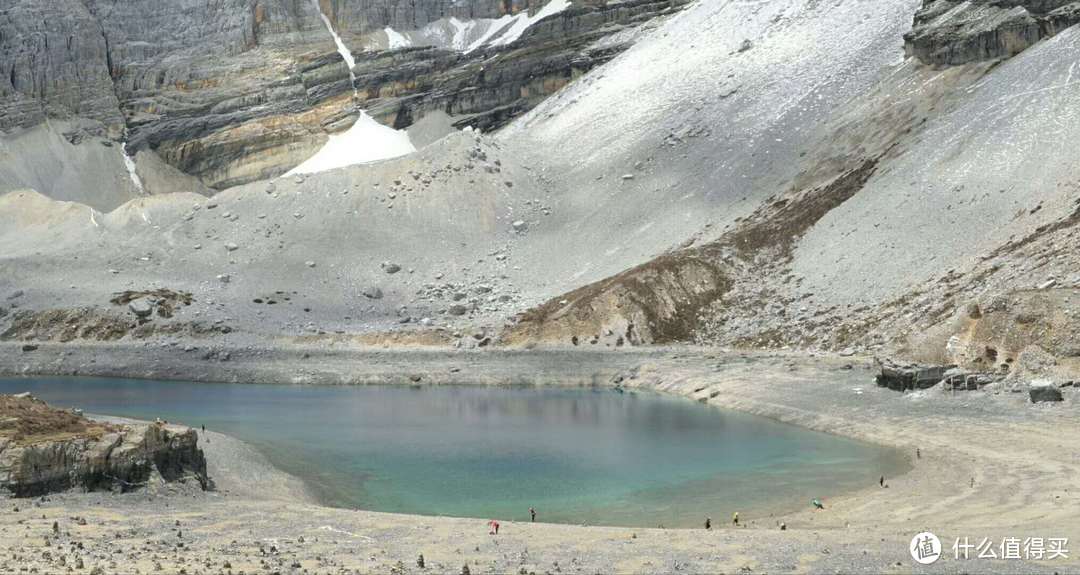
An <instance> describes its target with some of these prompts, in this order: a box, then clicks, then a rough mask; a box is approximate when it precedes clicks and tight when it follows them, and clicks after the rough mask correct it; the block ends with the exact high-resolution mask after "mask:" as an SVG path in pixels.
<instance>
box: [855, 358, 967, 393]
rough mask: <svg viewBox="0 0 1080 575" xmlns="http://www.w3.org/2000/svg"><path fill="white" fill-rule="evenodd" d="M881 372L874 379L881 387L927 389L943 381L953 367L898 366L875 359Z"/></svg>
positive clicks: (904, 389) (894, 363)
mask: <svg viewBox="0 0 1080 575" xmlns="http://www.w3.org/2000/svg"><path fill="white" fill-rule="evenodd" d="M877 362H878V365H879V366H880V368H881V372H880V373H878V375H877V376H876V377H875V378H874V379H875V381H876V382H877V384H878V385H879V386H881V387H887V388H889V389H891V390H893V391H908V390H913V389H929V388H931V387H934V386H935V385H937V384H938V383H940V382H941V381H942V380H943V379H945V373H946V372H947V371H949V370H950V369H953V368H955V367H956V366H955V365H919V364H916V363H907V364H900V363H896V362H893V361H891V360H889V359H880V358H879V359H877Z"/></svg>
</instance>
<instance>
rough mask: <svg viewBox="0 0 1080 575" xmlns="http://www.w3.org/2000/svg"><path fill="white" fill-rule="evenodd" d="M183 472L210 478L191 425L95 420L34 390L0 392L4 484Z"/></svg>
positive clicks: (112, 482)
mask: <svg viewBox="0 0 1080 575" xmlns="http://www.w3.org/2000/svg"><path fill="white" fill-rule="evenodd" d="M181 480H183V481H193V482H195V483H196V484H198V485H199V486H200V487H201V488H203V489H206V488H207V487H209V485H210V483H209V479H208V478H207V475H206V459H205V458H204V457H203V452H202V450H201V449H199V447H198V436H197V434H196V432H195V430H193V429H190V428H187V427H181V426H175V425H165V424H160V423H154V424H132V425H110V424H103V423H97V422H93V421H90V420H88V419H86V418H85V417H83V416H82V415H81V414H78V413H73V412H68V411H62V410H58V409H53V408H51V407H49V406H47V405H46V404H45V403H44V402H42V401H40V400H37V399H35V398H33V397H30V396H29V394H20V395H16V396H0V489H3V490H5V491H8V492H10V493H11V494H13V495H15V496H17V497H32V496H38V495H42V494H45V493H52V492H57V491H64V490H68V489H72V488H79V489H85V490H88V491H96V490H114V491H130V490H132V489H136V488H139V487H142V486H146V485H151V484H154V483H161V482H172V481H181Z"/></svg>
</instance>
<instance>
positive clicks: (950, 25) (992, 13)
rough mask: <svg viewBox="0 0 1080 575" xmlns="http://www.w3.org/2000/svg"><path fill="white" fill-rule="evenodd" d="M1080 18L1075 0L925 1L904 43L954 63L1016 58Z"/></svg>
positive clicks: (928, 57) (925, 57) (929, 57)
mask: <svg viewBox="0 0 1080 575" xmlns="http://www.w3.org/2000/svg"><path fill="white" fill-rule="evenodd" d="M1077 22H1080V2H1076V1H1074V0H964V1H960V0H925V2H924V4H923V7H922V9H920V10H919V12H918V13H917V14H916V15H915V25H914V28H913V29H912V31H911V32H910V33H908V34H906V35H905V36H904V41H905V43H906V47H907V52H908V54H909V55H913V56H916V57H917V58H919V60H921V61H923V62H925V63H927V64H933V65H937V66H954V65H958V64H966V63H968V62H979V61H983V60H994V59H997V58H1008V57H1011V56H1015V55H1016V54H1019V53H1020V52H1022V51H1023V50H1025V49H1027V48H1028V47H1030V46H1031V45H1032V44H1034V43H1036V42H1038V41H1039V40H1042V39H1043V38H1047V37H1050V36H1053V35H1055V34H1057V33H1058V32H1060V31H1062V30H1064V29H1065V28H1068V27H1069V26H1072V25H1073V24H1076V23H1077Z"/></svg>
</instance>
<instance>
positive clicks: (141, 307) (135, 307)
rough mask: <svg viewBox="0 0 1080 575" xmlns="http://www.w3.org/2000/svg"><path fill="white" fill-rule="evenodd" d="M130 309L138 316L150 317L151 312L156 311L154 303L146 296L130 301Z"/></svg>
mask: <svg viewBox="0 0 1080 575" xmlns="http://www.w3.org/2000/svg"><path fill="white" fill-rule="evenodd" d="M128 309H129V310H131V313H133V314H135V316H136V317H140V318H142V317H150V314H152V313H154V304H152V303H150V300H148V299H146V298H139V299H136V300H132V301H131V302H129V303H128Z"/></svg>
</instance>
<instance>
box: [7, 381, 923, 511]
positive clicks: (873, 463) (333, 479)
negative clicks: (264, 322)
mask: <svg viewBox="0 0 1080 575" xmlns="http://www.w3.org/2000/svg"><path fill="white" fill-rule="evenodd" d="M22 391H29V392H31V393H32V394H33V395H35V396H37V397H40V398H42V399H44V400H46V401H48V402H49V403H50V404H52V405H55V406H58V407H78V408H81V409H83V410H85V411H86V412H88V413H98V414H108V415H117V416H124V417H131V418H139V419H146V420H153V419H154V418H156V417H160V418H162V419H165V420H168V421H169V422H170V423H183V424H186V425H190V426H193V427H198V426H201V425H205V426H206V427H207V429H209V430H213V431H219V432H222V433H227V434H229V435H232V436H234V437H237V438H239V439H241V440H243V441H245V442H248V443H249V444H250V445H252V446H254V447H255V448H257V449H258V450H260V451H261V452H262V453H264V454H265V455H266V456H267V457H268V458H269V459H270V461H271V462H272V463H273V464H274V465H275V466H277V467H279V468H280V469H283V470H285V471H287V472H289V473H291V474H293V475H296V476H298V477H300V478H301V479H303V480H304V481H305V482H306V483H307V484H308V486H309V487H310V488H311V489H312V490H313V491H314V493H315V494H316V495H317V496H318V497H319V498H320V500H321V501H322V502H323V503H324V504H326V505H330V506H336V507H346V508H359V509H368V510H374V511H387V512H396V513H414V514H422V515H450V516H460V517H478V518H483V519H487V518H496V519H501V520H518V521H525V520H528V515H529V514H528V510H529V507H534V508H536V510H537V515H538V516H537V520H538V521H546V522H558V523H574V524H582V523H584V524H589V525H624V526H645V527H655V526H657V525H664V526H667V527H700V526H701V524H702V522H703V521H704V517H705V516H707V515H708V516H711V517H712V519H713V522H714V524H724V523H726V522H729V521H730V519H731V514H732V513H733V512H735V511H738V512H740V518H742V519H743V520H744V521H748V520H754V519H756V520H758V522H759V524H760V523H762V522H764V523H765V524H767V525H768V524H771V523H772V521H771V520H769V519H768V515H769V514H772V513H780V512H785V511H791V510H795V509H800V508H803V507H806V506H809V502H810V500H811V499H813V498H822V499H824V500H825V501H826V503H827V501H828V497H830V496H834V495H838V494H841V493H843V492H845V491H849V490H853V489H859V488H863V487H870V486H875V487H876V485H877V480H878V478H879V476H881V475H885V476H886V477H891V476H893V475H896V474H899V473H902V472H904V471H906V470H907V469H908V463H907V462H906V460H905V459H904V458H903V457H901V456H900V454H899V453H898V452H896V451H895V450H890V449H885V448H881V447H878V446H874V445H870V444H866V443H862V442H858V441H853V440H849V439H845V438H842V437H836V436H832V435H828V434H824V433H818V432H814V431H808V430H805V429H802V428H799V427H795V426H791V425H785V424H782V423H778V422H775V421H772V420H769V419H765V418H760V417H754V416H750V415H745V414H741V413H736V412H730V411H724V410H719V409H716V408H711V407H708V406H705V405H701V404H698V403H695V402H693V401H690V400H687V399H685V398H678V397H669V396H664V395H660V394H654V393H649V392H629V391H627V392H625V393H619V392H617V391H614V390H612V389H591V388H590V389H581V388H532V387H497V388H492V387H480V386H477V387H469V386H432V387H391V386H358V387H330V386H299V385H260V384H206V383H182V382H165V381H147V380H132V379H112V378H83V377H71V378H8V379H3V378H0V393H18V392H22Z"/></svg>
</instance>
